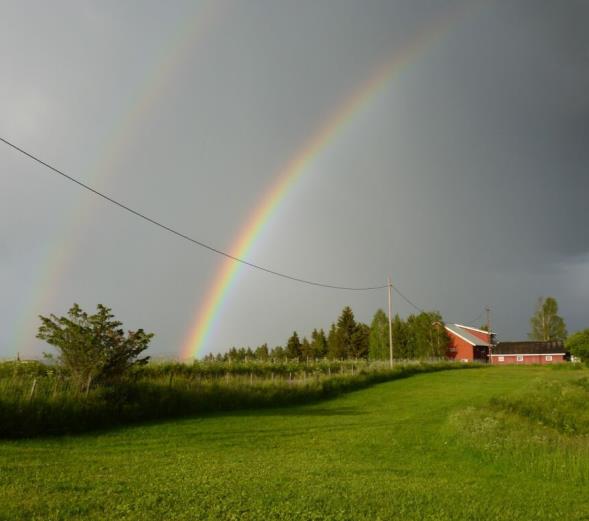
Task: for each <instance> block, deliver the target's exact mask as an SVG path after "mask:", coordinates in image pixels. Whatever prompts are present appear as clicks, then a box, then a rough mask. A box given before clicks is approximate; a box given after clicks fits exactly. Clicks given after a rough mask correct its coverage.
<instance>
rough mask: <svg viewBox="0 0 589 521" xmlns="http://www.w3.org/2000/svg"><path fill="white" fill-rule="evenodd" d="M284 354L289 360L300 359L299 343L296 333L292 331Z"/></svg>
mask: <svg viewBox="0 0 589 521" xmlns="http://www.w3.org/2000/svg"><path fill="white" fill-rule="evenodd" d="M285 354H286V356H287V357H288V358H289V359H297V360H298V359H299V358H300V357H301V341H300V340H299V335H298V334H297V332H296V331H293V334H292V336H291V337H290V338H289V339H288V343H287V344H286V352H285Z"/></svg>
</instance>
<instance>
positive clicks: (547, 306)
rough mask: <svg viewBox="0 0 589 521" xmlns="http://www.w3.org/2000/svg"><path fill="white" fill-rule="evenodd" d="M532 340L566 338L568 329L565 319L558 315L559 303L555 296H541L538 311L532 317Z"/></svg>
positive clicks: (537, 306) (544, 340) (530, 334)
mask: <svg viewBox="0 0 589 521" xmlns="http://www.w3.org/2000/svg"><path fill="white" fill-rule="evenodd" d="M530 326H531V330H530V333H529V335H528V336H529V338H530V340H539V341H542V342H547V341H549V340H565V339H566V337H567V329H566V325H565V323H564V320H563V318H562V317H561V316H559V315H558V303H557V302H556V299H555V298H553V297H547V298H545V299H544V298H539V299H538V303H537V305H536V311H535V312H534V315H533V316H532V318H531V319H530Z"/></svg>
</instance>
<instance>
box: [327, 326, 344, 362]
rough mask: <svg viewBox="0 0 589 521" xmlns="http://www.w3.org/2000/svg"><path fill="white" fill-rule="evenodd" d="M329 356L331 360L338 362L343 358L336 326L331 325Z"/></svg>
mask: <svg viewBox="0 0 589 521" xmlns="http://www.w3.org/2000/svg"><path fill="white" fill-rule="evenodd" d="M327 356H328V358H329V359H331V360H337V359H339V358H342V357H343V352H342V348H341V345H340V341H339V337H338V334H337V328H336V327H335V324H331V327H330V328H329V334H328V335H327Z"/></svg>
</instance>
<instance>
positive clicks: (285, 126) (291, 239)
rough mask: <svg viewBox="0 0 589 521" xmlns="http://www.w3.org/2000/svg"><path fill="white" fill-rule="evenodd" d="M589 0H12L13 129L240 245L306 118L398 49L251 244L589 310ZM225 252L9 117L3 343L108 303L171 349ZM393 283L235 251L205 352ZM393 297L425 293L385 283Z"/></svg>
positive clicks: (0, 269) (444, 288) (512, 308)
mask: <svg viewBox="0 0 589 521" xmlns="http://www.w3.org/2000/svg"><path fill="white" fill-rule="evenodd" d="M588 24H589V4H588V3H587V2H585V1H582V0H569V1H567V2H553V1H552V0H549V1H541V0H533V1H531V0H530V1H528V0H525V1H524V0H514V1H510V2H499V1H479V2H474V1H473V2H470V1H469V2H464V1H458V0H452V1H442V0H435V1H434V0H386V1H385V0H363V1H362V2H357V1H348V0H320V1H316V0H312V1H311V0H300V1H296V2H286V1H276V0H267V1H265V0H264V1H263V0H255V1H249V0H248V1H246V0H242V1H228V0H218V1H200V2H182V1H175V2H168V3H165V4H163V3H161V2H149V1H141V2H124V3H123V2H114V1H113V2H108V1H105V2H85V1H71V2H64V1H56V2H52V3H51V4H49V3H47V2H33V1H18V2H16V1H15V2H10V1H3V2H2V17H1V18H0V60H1V63H2V71H3V73H2V81H1V82H0V137H3V138H4V139H7V140H9V141H11V142H13V143H15V144H16V145H18V146H20V147H22V148H24V149H25V150H27V151H28V152H30V153H33V154H35V155H37V156H39V157H40V158H41V159H43V160H44V161H46V162H48V163H50V164H52V165H54V166H56V167H57V168H60V169H62V170H63V171H64V172H66V173H67V174H69V175H71V176H73V177H75V178H77V179H79V180H80V181H82V182H84V183H86V184H88V185H90V186H92V187H93V188H95V189H98V190H101V191H103V192H104V193H106V194H108V195H109V196H111V197H113V198H115V199H117V200H119V201H121V202H123V203H124V204H126V205H129V206H131V207H132V208H134V209H136V210H138V211H140V212H142V213H144V214H147V215H148V216H149V217H151V218H153V219H156V220H159V221H161V222H163V223H164V224H166V225H167V226H170V227H172V228H174V229H177V230H179V231H180V232H182V233H185V234H187V235H189V236H190V237H193V238H195V239H197V240H199V241H202V242H205V243H207V244H209V245H211V246H213V247H215V248H217V249H220V250H224V251H228V252H231V251H233V250H234V248H235V244H236V241H237V239H238V238H239V237H240V233H241V230H242V229H243V227H244V226H245V225H246V224H247V222H248V221H249V220H250V219H251V216H252V215H253V213H254V212H255V210H256V208H258V207H259V205H260V204H261V202H263V200H264V194H266V193H267V191H268V190H269V188H270V187H271V186H272V185H273V183H275V182H276V181H277V179H279V178H280V176H281V175H282V174H283V172H284V169H285V167H286V166H287V165H288V164H289V162H291V161H292V160H293V159H294V158H297V157H298V156H300V154H301V151H302V150H304V148H305V146H306V143H308V142H309V140H310V139H311V138H312V136H314V135H316V134H317V132H319V131H320V129H322V128H324V126H325V125H326V124H327V123H328V122H329V121H330V120H332V119H333V117H334V115H337V114H338V113H340V112H341V110H342V107H345V106H346V103H347V101H346V100H349V99H350V98H351V97H353V96H354V94H355V93H358V92H359V90H361V89H362V88H363V86H364V85H366V82H368V81H370V78H373V77H374V75H375V74H377V72H378V71H379V70H381V69H382V67H383V65H384V64H386V63H389V62H390V61H391V60H392V59H395V57H405V58H406V60H405V62H403V63H402V64H400V65H399V66H397V67H396V68H394V70H393V72H392V73H391V74H390V75H389V77H388V79H387V81H384V82H382V84H381V85H379V88H377V89H375V90H374V92H373V93H372V94H371V95H370V96H369V97H367V98H366V99H365V100H364V103H362V104H361V106H359V107H357V108H356V109H355V110H354V111H352V113H350V114H349V115H348V116H347V117H346V118H345V119H344V120H343V121H342V123H341V124H340V125H339V126H338V128H337V132H336V133H334V135H333V136H332V138H331V139H329V140H327V142H326V143H325V146H322V147H320V149H319V150H317V151H316V153H315V154H313V157H312V158H310V160H309V161H308V162H307V163H306V164H305V166H304V168H302V169H301V171H300V172H299V173H298V175H297V178H296V182H294V183H293V184H292V186H291V188H290V189H289V190H288V191H286V193H285V194H284V197H282V198H281V199H280V201H279V202H278V204H277V206H276V209H275V211H273V212H272V213H271V214H270V215H269V218H268V219H267V220H266V221H265V223H264V226H263V227H261V229H260V233H259V234H258V235H257V237H256V240H255V242H254V243H253V245H252V247H251V248H250V250H249V251H248V258H247V259H246V260H247V261H249V262H253V263H257V264H260V265H262V266H264V267H267V268H269V269H272V270H275V271H279V272H282V273H287V274H289V275H292V276H294V277H299V278H304V279H309V280H313V281H318V282H325V283H328V284H335V285H343V286H372V285H382V284H386V279H387V276H390V277H391V278H392V281H393V283H394V284H395V285H396V287H398V288H399V289H400V290H401V291H402V292H403V293H404V295H406V296H407V297H409V299H410V300H411V301H412V302H414V303H415V304H416V305H417V306H418V307H420V308H423V309H427V310H439V311H440V312H441V313H442V315H443V317H444V319H445V320H446V321H447V322H453V323H454V322H458V323H466V324H474V325H475V326H476V325H480V324H481V323H482V322H483V320H484V319H483V317H482V312H483V310H484V308H485V307H486V306H489V307H490V308H491V310H492V314H491V317H492V325H493V328H494V330H495V331H496V332H497V334H498V337H499V339H503V340H518V339H520V340H521V339H525V338H526V336H527V333H528V331H529V318H530V316H531V314H532V313H533V311H534V307H535V304H536V301H537V299H538V298H539V297H543V296H554V297H555V298H556V299H557V300H558V302H559V304H560V310H561V314H562V316H563V317H564V319H565V321H566V323H567V325H568V329H569V331H576V330H579V329H582V328H586V327H589V311H588V310H589V233H588V232H587V225H588V220H589V219H588V215H587V209H588V201H589V172H588V167H589V146H587V139H588V136H589V32H587V30H586V28H587V26H588ZM224 262H225V261H224V259H223V258H222V257H220V256H218V255H215V254H213V253H211V252H210V251H207V250H205V249H202V248H199V247H198V246H196V245H194V244H191V243H189V242H186V241H183V240H181V239H180V238H178V237H176V236H174V235H172V234H169V233H166V232H165V231H163V230H161V229H158V228H156V227H154V226H152V225H150V224H148V223H146V222H144V221H142V220H140V219H138V218H137V217H135V216H133V215H130V214H128V213H125V212H124V211H122V210H121V209H120V208H117V207H114V206H113V205H110V204H109V203H107V202H106V201H104V200H101V199H99V198H97V197H96V196H95V195H93V194H91V193H89V192H87V191H84V190H83V189H81V188H80V187H79V186H77V185H75V184H73V183H70V182H68V181H66V180H65V179H63V178H62V177H60V176H58V175H56V174H55V173H52V172H51V171H50V170H48V169H47V168H44V167H42V166H40V165H38V164H36V163H34V162H33V161H32V160H30V159H29V158H27V157H25V156H23V155H21V154H19V153H18V152H16V151H15V150H13V149H11V148H9V147H8V146H6V145H4V144H2V143H0V288H1V290H0V291H1V297H0V358H9V357H14V356H16V354H17V353H20V355H21V357H28V358H38V357H40V356H41V355H42V352H43V351H47V350H48V348H47V346H46V345H44V344H43V343H42V342H41V341H39V340H37V339H35V334H36V331H37V328H38V326H39V323H40V321H39V318H38V315H48V314H50V313H55V314H57V315H62V314H65V312H66V311H67V310H68V309H69V307H71V305H72V304H73V303H74V302H77V303H79V304H80V305H81V306H82V307H83V308H84V309H87V310H88V311H92V310H93V309H95V306H96V305H97V304H98V303H102V304H105V305H107V306H109V307H111V308H112V310H113V312H114V314H115V315H116V317H117V318H119V319H120V320H121V321H122V322H123V323H124V325H125V327H126V328H128V329H136V328H140V327H141V328H144V329H145V330H147V331H149V332H153V333H155V337H154V339H153V341H152V344H151V347H150V353H151V354H152V355H153V356H162V357H169V358H178V357H180V356H181V354H182V353H183V352H185V347H186V344H187V339H188V336H189V334H190V331H191V329H193V328H194V324H195V323H196V322H197V321H198V319H199V317H200V316H201V315H202V313H203V306H204V305H205V300H206V296H207V294H208V293H209V292H210V288H211V285H212V284H213V281H214V280H215V278H216V277H217V276H218V273H219V270H220V269H221V268H222V266H223V265H224ZM386 303H387V301H386V290H378V291H367V292H350V291H348V292H346V291H341V290H333V289H326V288H320V287H313V286H308V285H303V284H299V283H296V282H293V281H291V280H285V279H282V278H277V277H274V276H271V275H269V274H268V273H264V272H261V271H256V270H254V269H252V268H249V267H247V266H243V267H241V268H239V270H238V272H237V276H236V277H235V280H234V282H233V283H232V284H231V285H230V287H229V288H228V290H227V291H226V293H225V295H224V298H223V300H222V305H221V306H219V309H218V312H217V313H215V315H214V317H215V323H214V324H213V326H212V327H211V328H210V331H209V334H208V335H207V337H206V341H205V342H203V344H202V345H200V346H198V347H199V349H198V353H197V352H196V351H195V350H194V349H193V351H194V354H198V355H199V356H202V355H204V354H206V353H210V352H213V353H216V352H223V351H225V350H227V349H229V348H230V347H232V346H252V347H255V346H257V345H260V344H262V343H264V342H267V343H268V344H269V345H270V346H275V345H283V344H284V343H285V342H286V340H287V338H288V337H289V336H290V334H291V333H292V331H293V330H296V331H298V332H299V334H301V335H308V334H309V333H310V331H311V330H312V329H313V328H315V327H317V328H319V327H323V328H328V327H329V325H330V324H331V322H333V321H335V320H336V319H337V316H338V315H339V313H340V312H341V309H342V308H343V307H344V306H346V305H350V306H351V307H352V309H353V310H354V312H355V314H356V317H357V318H358V319H359V320H362V321H365V322H370V320H371V317H372V316H373V314H374V312H375V311H376V310H377V309H378V308H379V307H382V308H386ZM393 311H394V312H395V313H399V314H400V315H401V316H407V315H408V314H409V313H412V312H414V311H415V309H413V308H412V307H411V305H410V304H408V303H407V302H406V301H405V300H403V299H402V298H401V297H400V295H398V294H396V293H394V294H393Z"/></svg>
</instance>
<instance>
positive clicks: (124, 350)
mask: <svg viewBox="0 0 589 521" xmlns="http://www.w3.org/2000/svg"><path fill="white" fill-rule="evenodd" d="M39 318H40V319H41V326H40V327H39V331H38V333H37V338H39V339H41V340H45V341H46V342H47V343H48V344H50V345H52V346H54V347H55V348H56V349H57V351H58V356H57V363H58V364H59V365H61V366H62V367H63V368H64V369H65V370H66V371H68V372H69V373H70V374H71V376H72V377H73V378H74V379H75V380H76V382H77V383H78V384H79V385H90V382H99V381H112V380H114V379H117V378H119V377H121V376H123V375H124V374H125V373H126V372H127V371H128V370H129V369H130V368H131V367H133V366H135V365H141V364H145V363H147V361H148V360H149V357H144V358H139V355H140V354H141V353H142V352H143V351H145V349H147V346H148V345H149V342H150V341H151V339H152V338H153V333H145V332H144V331H143V329H138V330H137V331H127V334H125V332H124V331H123V329H122V328H121V326H122V323H121V322H119V321H118V320H113V319H114V315H113V314H111V309H110V308H107V307H105V306H103V305H102V304H98V306H97V313H96V314H94V315H89V314H88V313H86V312H85V311H83V310H82V308H80V306H79V305H78V304H74V305H73V306H72V308H71V309H70V310H69V311H68V313H67V316H62V317H57V316H55V315H53V314H52V315H50V316H49V317H43V316H40V317H39Z"/></svg>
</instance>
